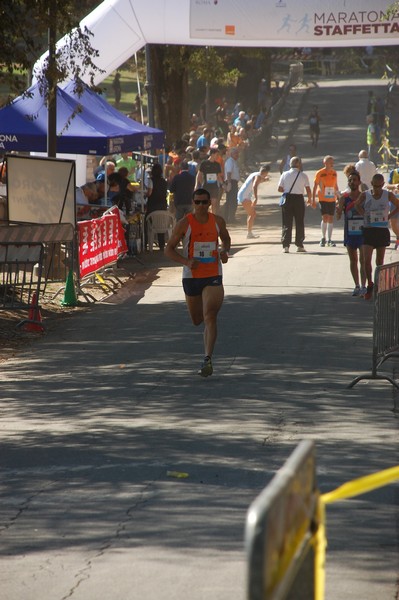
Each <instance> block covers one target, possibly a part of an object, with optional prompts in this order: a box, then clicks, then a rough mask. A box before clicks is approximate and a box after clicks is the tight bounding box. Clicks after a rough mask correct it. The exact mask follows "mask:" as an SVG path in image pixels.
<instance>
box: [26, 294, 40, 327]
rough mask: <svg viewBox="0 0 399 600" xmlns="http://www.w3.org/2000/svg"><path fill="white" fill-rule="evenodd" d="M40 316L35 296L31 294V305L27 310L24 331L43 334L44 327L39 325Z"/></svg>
mask: <svg viewBox="0 0 399 600" xmlns="http://www.w3.org/2000/svg"><path fill="white" fill-rule="evenodd" d="M41 322H42V315H41V313H40V308H39V306H38V305H37V294H36V292H33V294H32V304H31V307H30V309H29V314H28V320H27V321H26V323H25V324H24V330H25V331H40V332H41V333H43V331H44V327H43V325H41Z"/></svg>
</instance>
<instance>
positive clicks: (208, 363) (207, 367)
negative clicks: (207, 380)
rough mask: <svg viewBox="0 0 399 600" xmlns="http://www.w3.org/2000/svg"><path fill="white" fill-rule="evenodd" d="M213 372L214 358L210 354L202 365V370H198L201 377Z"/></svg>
mask: <svg viewBox="0 0 399 600" xmlns="http://www.w3.org/2000/svg"><path fill="white" fill-rule="evenodd" d="M212 373H213V366H212V360H211V358H210V357H209V356H205V358H204V361H203V363H202V365H201V368H200V370H199V371H198V375H201V377H209V375H212Z"/></svg>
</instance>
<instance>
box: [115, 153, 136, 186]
mask: <svg viewBox="0 0 399 600" xmlns="http://www.w3.org/2000/svg"><path fill="white" fill-rule="evenodd" d="M121 167H125V168H126V169H127V172H128V176H127V178H128V179H129V181H133V182H135V181H136V169H137V161H136V160H134V158H133V157H132V156H130V155H129V154H128V152H122V154H121V156H120V158H119V159H118V160H117V161H116V168H117V169H118V170H119V169H120V168H121Z"/></svg>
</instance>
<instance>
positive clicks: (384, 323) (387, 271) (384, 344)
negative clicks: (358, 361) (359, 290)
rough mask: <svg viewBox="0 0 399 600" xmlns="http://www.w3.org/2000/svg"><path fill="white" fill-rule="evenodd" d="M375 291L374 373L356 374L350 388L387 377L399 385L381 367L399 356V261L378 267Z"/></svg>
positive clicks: (372, 368) (372, 367)
mask: <svg viewBox="0 0 399 600" xmlns="http://www.w3.org/2000/svg"><path fill="white" fill-rule="evenodd" d="M374 282H375V283H374V291H373V304H374V307H373V309H374V310H373V356H372V366H371V373H365V374H363V375H359V376H358V377H356V378H355V379H354V380H353V381H352V382H351V383H350V384H349V386H348V387H349V388H352V387H353V386H355V385H356V384H357V383H358V382H359V381H361V380H362V379H385V380H387V381H389V382H390V383H391V384H392V385H394V386H395V387H396V388H397V389H399V384H398V383H397V382H396V381H395V380H394V379H393V378H392V377H390V376H389V375H388V374H386V373H379V372H378V369H379V368H380V366H381V365H382V364H383V363H384V362H385V361H386V360H387V359H388V358H393V357H395V356H399V352H398V351H399V312H398V311H399V262H396V263H390V264H387V265H382V266H380V267H377V268H376V270H375V277H374Z"/></svg>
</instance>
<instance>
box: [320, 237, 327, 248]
mask: <svg viewBox="0 0 399 600" xmlns="http://www.w3.org/2000/svg"><path fill="white" fill-rule="evenodd" d="M325 245H326V238H321V240H320V246H321V247H322V248H324V246H325Z"/></svg>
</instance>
